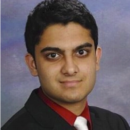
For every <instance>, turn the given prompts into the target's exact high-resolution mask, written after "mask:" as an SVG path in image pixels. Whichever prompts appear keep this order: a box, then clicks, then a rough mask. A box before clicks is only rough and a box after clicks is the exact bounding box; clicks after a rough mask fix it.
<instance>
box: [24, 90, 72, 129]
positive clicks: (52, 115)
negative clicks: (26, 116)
mask: <svg viewBox="0 0 130 130" xmlns="http://www.w3.org/2000/svg"><path fill="white" fill-rule="evenodd" d="M36 92H37V90H34V91H33V92H32V94H31V96H30V97H29V99H28V101H27V102H26V104H25V109H26V110H27V111H28V112H29V113H30V114H31V115H32V116H33V118H34V119H35V120H36V122H38V123H39V124H40V126H42V128H44V129H45V130H73V127H72V126H70V125H69V124H68V123H67V122H66V121H65V120H64V119H63V118H61V117H60V116H59V115H58V114H57V113H56V112H55V111H53V110H52V109H51V108H50V107H48V106H47V105H46V104H45V103H43V101H42V100H41V99H40V97H38V96H37V94H36Z"/></svg>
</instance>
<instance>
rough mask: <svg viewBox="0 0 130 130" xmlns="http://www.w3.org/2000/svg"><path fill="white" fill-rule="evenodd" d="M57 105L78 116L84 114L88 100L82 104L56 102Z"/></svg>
mask: <svg viewBox="0 0 130 130" xmlns="http://www.w3.org/2000/svg"><path fill="white" fill-rule="evenodd" d="M53 101H54V100H53ZM54 102H56V101H54ZM56 103H57V104H59V105H60V106H62V107H64V108H66V109H67V110H69V111H71V112H72V113H73V114H75V115H77V116H78V115H80V114H81V113H82V112H83V110H84V108H85V106H86V99H84V100H83V101H80V102H76V103H59V102H56Z"/></svg>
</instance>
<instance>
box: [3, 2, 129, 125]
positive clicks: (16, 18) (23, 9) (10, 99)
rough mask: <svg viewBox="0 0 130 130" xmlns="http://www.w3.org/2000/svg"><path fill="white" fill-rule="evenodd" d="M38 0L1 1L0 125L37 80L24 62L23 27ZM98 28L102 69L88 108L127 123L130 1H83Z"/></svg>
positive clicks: (15, 108)
mask: <svg viewBox="0 0 130 130" xmlns="http://www.w3.org/2000/svg"><path fill="white" fill-rule="evenodd" d="M40 1H41V0H2V28H1V29H2V47H1V48H2V69H1V71H2V94H1V96H2V102H1V103H2V112H1V113H2V124H4V123H5V122H6V121H7V120H8V119H9V118H10V117H11V116H12V115H13V114H14V113H15V112H16V111H18V110H19V109H20V108H21V107H22V106H23V105H24V103H25V101H26V100H27V98H28V97H29V95H30V93H31V91H32V90H33V89H34V88H37V87H39V82H38V79H37V78H34V77H32V76H31V75H30V73H29V70H28V68H27V67H26V65H25V63H24V55H25V54H26V48H25V46H24V36H23V35H24V28H25V22H26V19H27V15H28V13H29V12H30V11H31V10H32V9H33V8H34V6H35V5H36V4H37V3H38V2H40ZM82 2H83V3H85V4H86V5H87V7H88V8H89V10H90V11H91V12H92V13H93V15H94V17H95V18H96V21H97V24H98V26H99V44H100V46H101V47H102V48H103V56H102V61H101V70H100V71H99V72H98V75H97V76H98V77H97V82H96V85H95V88H94V90H93V92H92V93H91V94H90V95H89V97H88V100H89V104H90V105H96V106H99V107H102V108H105V109H109V110H111V111H113V112H116V113H119V114H121V115H122V116H124V117H125V118H126V120H127V121H128V122H129V124H130V0H82Z"/></svg>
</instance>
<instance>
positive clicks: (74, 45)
mask: <svg viewBox="0 0 130 130" xmlns="http://www.w3.org/2000/svg"><path fill="white" fill-rule="evenodd" d="M100 57H101V48H99V47H98V48H97V49H96V51H95V47H94V41H93V39H92V37H91V35H90V31H89V30H88V29H86V28H84V27H82V26H81V25H79V24H77V23H74V22H70V23H68V24H67V25H62V24H55V25H51V26H49V27H48V28H47V29H46V30H45V31H44V33H43V34H42V36H41V39H40V42H39V44H38V45H36V46H35V61H34V58H33V57H32V56H31V54H27V55H26V56H25V59H26V63H27V65H28V67H29V69H30V72H31V74H32V75H33V76H38V77H39V81H40V84H41V87H42V90H43V92H44V94H45V95H46V96H47V97H48V98H50V99H51V100H53V101H54V102H56V103H58V104H59V105H61V106H63V107H65V108H66V109H68V110H70V111H71V112H73V113H74V114H76V115H79V114H81V112H82V111H83V109H84V107H85V105H86V97H87V96H88V94H89V93H90V92H91V91H92V89H93V87H94V84H95V80H96V71H97V70H99V62H100Z"/></svg>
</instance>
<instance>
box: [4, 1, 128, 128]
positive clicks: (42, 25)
mask: <svg viewBox="0 0 130 130" xmlns="http://www.w3.org/2000/svg"><path fill="white" fill-rule="evenodd" d="M25 42H26V47H27V51H28V53H27V55H26V56H25V60H26V63H27V65H28V67H29V69H30V72H31V74H32V75H33V76H38V77H39V81H40V84H41V86H40V88H38V89H36V90H34V91H33V92H32V94H31V96H30V97H29V99H28V101H27V102H26V104H25V106H24V107H23V108H22V109H21V110H20V111H19V112H18V113H16V114H15V115H14V116H13V117H12V118H11V119H10V120H9V121H8V122H7V123H6V124H5V125H4V126H3V127H2V130H75V129H76V130H130V128H129V126H128V124H127V122H126V121H125V119H124V118H123V117H121V116H120V115H117V114H115V113H112V112H109V111H107V110H103V109H100V108H97V107H90V106H88V103H87V100H86V98H87V96H88V94H89V93H90V92H91V91H92V89H93V87H94V84H95V80H96V72H97V71H98V70H99V68H100V65H99V63H100V58H101V52H102V51H101V48H100V47H98V28H97V25H96V22H95V20H94V18H93V16H92V15H91V13H90V12H89V11H88V9H87V8H86V7H85V5H83V4H82V3H80V2H79V1H78V0H45V1H43V2H41V3H40V4H39V5H37V6H36V7H35V9H34V10H33V11H32V12H31V13H30V15H29V17H28V21H27V25H26V31H25ZM78 117H79V118H78ZM78 119H81V120H80V123H79V124H78V125H77V122H78ZM82 121H85V124H84V125H83V124H82ZM80 124H81V126H80ZM81 127H82V128H81Z"/></svg>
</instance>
